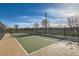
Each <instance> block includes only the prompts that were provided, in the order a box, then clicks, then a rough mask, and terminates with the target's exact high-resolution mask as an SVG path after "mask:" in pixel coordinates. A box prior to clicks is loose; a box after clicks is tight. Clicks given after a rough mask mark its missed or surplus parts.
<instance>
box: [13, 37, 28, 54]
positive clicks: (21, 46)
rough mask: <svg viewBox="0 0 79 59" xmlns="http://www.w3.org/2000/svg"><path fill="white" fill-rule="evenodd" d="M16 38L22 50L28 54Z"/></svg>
mask: <svg viewBox="0 0 79 59" xmlns="http://www.w3.org/2000/svg"><path fill="white" fill-rule="evenodd" d="M14 39H15V40H16V42H17V43H18V44H19V46H20V47H21V48H22V49H23V51H24V52H25V54H26V55H28V53H27V52H26V50H25V49H24V48H23V47H22V45H21V44H20V43H19V42H18V41H17V39H16V38H14Z"/></svg>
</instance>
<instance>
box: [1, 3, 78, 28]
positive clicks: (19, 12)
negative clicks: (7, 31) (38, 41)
mask: <svg viewBox="0 0 79 59" xmlns="http://www.w3.org/2000/svg"><path fill="white" fill-rule="evenodd" d="M78 7H79V4H59V3H52V4H48V3H44V4H42V3H26V4H20V3H18V4H10V3H9V4H8V3H7V4H0V20H1V21H2V22H3V23H4V24H5V25H7V26H9V27H13V26H14V25H15V24H18V25H19V27H29V26H30V27H31V26H32V25H33V24H34V23H39V24H40V23H41V21H42V20H43V19H44V13H45V12H47V14H48V21H49V22H50V26H59V25H60V26H61V25H66V24H67V17H68V16H71V15H78V14H79V11H78V10H79V8H78ZM40 26H41V25H40Z"/></svg>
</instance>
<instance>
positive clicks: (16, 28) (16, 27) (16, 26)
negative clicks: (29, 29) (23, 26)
mask: <svg viewBox="0 0 79 59" xmlns="http://www.w3.org/2000/svg"><path fill="white" fill-rule="evenodd" d="M18 27H19V26H18V25H17V24H16V25H14V28H15V30H16V31H15V32H18Z"/></svg>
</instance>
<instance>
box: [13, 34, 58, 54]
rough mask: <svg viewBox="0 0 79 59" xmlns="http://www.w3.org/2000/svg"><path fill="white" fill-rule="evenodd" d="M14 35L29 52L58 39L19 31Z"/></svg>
mask: <svg viewBox="0 0 79 59" xmlns="http://www.w3.org/2000/svg"><path fill="white" fill-rule="evenodd" d="M14 36H15V37H16V39H17V41H18V42H19V43H20V44H21V45H22V47H23V48H24V49H25V50H26V51H27V53H28V54H30V53H32V52H34V51H37V50H39V49H41V48H43V47H46V46H48V45H51V44H53V43H55V42H57V41H58V39H54V38H50V37H43V36H38V35H28V34H20V33H19V34H14Z"/></svg>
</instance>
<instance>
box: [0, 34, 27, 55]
mask: <svg viewBox="0 0 79 59" xmlns="http://www.w3.org/2000/svg"><path fill="white" fill-rule="evenodd" d="M25 55H26V53H25V52H24V51H23V49H22V48H21V46H20V45H19V44H18V43H17V41H16V40H15V38H13V37H10V34H9V33H8V34H5V36H4V37H3V38H2V40H0V56H25Z"/></svg>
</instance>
